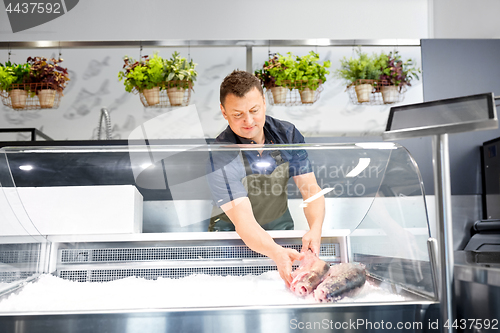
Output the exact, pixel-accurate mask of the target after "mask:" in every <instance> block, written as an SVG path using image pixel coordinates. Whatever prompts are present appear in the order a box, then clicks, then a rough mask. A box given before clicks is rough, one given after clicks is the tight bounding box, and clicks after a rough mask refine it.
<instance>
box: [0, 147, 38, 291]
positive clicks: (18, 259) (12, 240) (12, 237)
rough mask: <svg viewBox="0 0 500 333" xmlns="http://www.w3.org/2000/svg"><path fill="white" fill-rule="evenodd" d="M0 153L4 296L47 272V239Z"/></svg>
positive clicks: (0, 285)
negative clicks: (38, 228)
mask: <svg viewBox="0 0 500 333" xmlns="http://www.w3.org/2000/svg"><path fill="white" fill-rule="evenodd" d="M23 204H24V201H23V198H22V197H21V196H20V194H19V193H18V191H17V188H16V186H15V183H14V181H13V179H12V176H11V170H10V166H9V163H8V159H7V156H6V154H4V153H0V295H2V294H4V293H7V292H9V291H11V290H14V289H16V288H17V287H19V286H20V285H21V284H23V283H24V282H26V281H29V280H32V279H34V278H36V277H37V276H39V275H40V274H41V273H43V268H44V267H43V263H44V262H45V254H46V250H47V240H46V239H45V238H44V237H41V236H40V233H39V232H38V230H37V229H36V227H35V226H34V225H33V223H32V221H31V220H30V217H29V216H28V215H27V214H26V211H25V209H24V206H23Z"/></svg>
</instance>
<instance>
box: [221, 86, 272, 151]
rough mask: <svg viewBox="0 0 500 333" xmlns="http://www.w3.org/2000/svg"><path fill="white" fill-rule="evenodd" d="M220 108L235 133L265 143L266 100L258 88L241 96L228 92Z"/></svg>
mask: <svg viewBox="0 0 500 333" xmlns="http://www.w3.org/2000/svg"><path fill="white" fill-rule="evenodd" d="M220 109H221V111H222V115H223V116H224V119H226V120H227V122H228V123H229V127H231V129H232V130H233V132H234V133H235V134H237V135H239V136H241V137H242V138H246V139H250V140H253V141H255V142H256V143H264V124H265V122H266V101H265V99H264V96H262V94H261V93H260V91H259V90H258V89H257V88H253V89H252V90H250V91H249V92H247V93H246V94H245V96H243V97H241V98H240V97H236V96H235V95H233V94H228V95H227V96H226V100H225V101H224V106H222V104H221V106H220Z"/></svg>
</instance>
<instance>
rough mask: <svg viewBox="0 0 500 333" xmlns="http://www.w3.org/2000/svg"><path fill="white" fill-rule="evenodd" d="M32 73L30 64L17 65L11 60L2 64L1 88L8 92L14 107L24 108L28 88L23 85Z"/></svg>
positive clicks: (0, 67) (0, 74)
mask: <svg viewBox="0 0 500 333" xmlns="http://www.w3.org/2000/svg"><path fill="white" fill-rule="evenodd" d="M29 75H30V66H29V65H28V64H22V65H17V64H13V63H11V62H10V61H8V62H6V63H5V65H2V64H0V90H3V91H5V92H7V93H8V96H10V100H11V105H12V108H14V109H22V108H24V107H25V106H26V100H27V98H28V90H27V89H25V87H24V86H23V84H24V83H26V81H27V80H28V78H29Z"/></svg>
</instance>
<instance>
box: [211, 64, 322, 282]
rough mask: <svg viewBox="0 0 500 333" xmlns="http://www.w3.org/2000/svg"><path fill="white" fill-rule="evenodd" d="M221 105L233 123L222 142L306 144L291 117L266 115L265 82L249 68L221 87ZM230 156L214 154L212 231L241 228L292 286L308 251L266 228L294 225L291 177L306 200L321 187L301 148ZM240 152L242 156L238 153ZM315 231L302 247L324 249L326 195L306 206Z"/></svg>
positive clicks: (240, 232)
mask: <svg viewBox="0 0 500 333" xmlns="http://www.w3.org/2000/svg"><path fill="white" fill-rule="evenodd" d="M220 108H221V112H222V115H223V117H224V119H226V120H227V121H228V124H229V126H228V127H227V128H226V130H225V131H223V132H222V133H221V134H220V135H219V136H218V137H217V138H216V142H217V143H232V144H248V145H256V147H257V148H258V147H263V145H264V144H286V143H304V137H303V136H302V135H301V134H300V132H299V131H298V130H297V129H296V128H295V126H293V125H292V124H291V123H289V122H285V121H280V120H277V119H274V118H272V117H269V116H266V101H265V98H264V93H263V90H262V86H261V84H260V81H259V80H258V79H257V78H256V77H255V76H254V75H252V74H250V73H248V72H245V71H234V72H232V73H231V74H230V75H228V76H227V77H226V78H225V79H224V81H223V82H222V84H221V87H220ZM234 155H235V154H234V153H233V154H232V156H230V157H229V158H228V156H227V154H226V156H224V154H218V155H217V154H215V155H214V156H212V159H211V167H212V170H211V171H212V173H211V176H210V177H209V184H210V188H211V190H212V193H213V194H214V197H215V202H216V203H217V205H218V206H219V207H220V209H219V211H216V212H215V213H214V214H213V215H214V216H213V217H212V219H211V222H210V227H209V230H210V231H226V230H236V232H237V233H238V235H239V236H240V237H241V238H242V240H243V241H244V242H245V244H246V245H247V246H248V247H249V248H251V249H252V250H254V251H256V252H259V253H261V254H264V255H266V256H268V257H269V258H271V259H272V260H273V261H274V262H275V263H276V265H277V268H278V271H279V274H280V276H281V278H282V279H283V280H284V281H285V283H286V285H287V286H289V284H290V282H291V271H292V263H293V262H294V261H295V260H301V259H302V258H303V256H304V254H303V253H299V252H297V251H296V250H293V249H286V248H283V247H282V246H280V245H278V244H276V243H275V242H274V240H273V239H272V238H271V236H270V235H269V234H268V233H267V232H266V231H265V230H264V229H267V230H276V229H281V230H283V229H293V221H292V219H291V215H290V212H289V211H288V206H287V201H288V200H287V196H286V184H287V182H288V179H289V178H290V177H293V180H294V182H295V184H296V185H297V187H298V188H299V190H300V192H301V195H302V197H303V199H304V200H306V199H308V198H310V197H312V196H313V195H315V194H317V193H318V192H320V191H321V188H320V187H319V186H318V184H317V182H316V177H315V176H314V173H313V172H312V167H311V165H310V163H309V160H308V159H307V152H306V151H305V150H303V149H298V150H292V151H290V150H285V149H283V150H281V151H280V150H269V149H264V148H263V149H261V150H258V149H257V150H251V151H245V152H243V154H241V156H239V155H238V156H236V157H235V156H234ZM239 157H241V158H239ZM304 213H305V216H306V218H307V221H308V224H309V228H310V230H309V231H308V232H307V233H306V234H305V235H304V236H303V238H302V250H301V252H305V251H307V250H308V249H310V250H311V251H312V252H314V253H315V254H319V248H320V243H321V228H322V225H323V219H324V215H325V203H324V197H323V196H320V197H319V198H317V199H316V200H313V201H312V202H310V203H308V205H307V207H305V208H304Z"/></svg>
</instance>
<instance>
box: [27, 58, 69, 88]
mask: <svg viewBox="0 0 500 333" xmlns="http://www.w3.org/2000/svg"><path fill="white" fill-rule="evenodd" d="M27 61H28V65H29V66H30V68H31V71H30V74H29V78H28V80H27V81H28V83H49V84H52V85H54V87H55V90H57V91H59V92H62V91H63V90H64V88H65V87H66V82H67V81H69V76H68V70H67V69H66V68H63V67H61V66H59V65H58V64H60V63H61V62H62V61H63V59H61V58H59V59H54V58H51V59H50V60H47V58H44V57H34V58H32V57H28V60H27Z"/></svg>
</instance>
